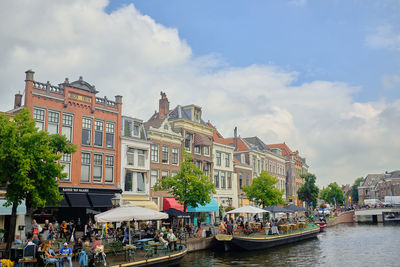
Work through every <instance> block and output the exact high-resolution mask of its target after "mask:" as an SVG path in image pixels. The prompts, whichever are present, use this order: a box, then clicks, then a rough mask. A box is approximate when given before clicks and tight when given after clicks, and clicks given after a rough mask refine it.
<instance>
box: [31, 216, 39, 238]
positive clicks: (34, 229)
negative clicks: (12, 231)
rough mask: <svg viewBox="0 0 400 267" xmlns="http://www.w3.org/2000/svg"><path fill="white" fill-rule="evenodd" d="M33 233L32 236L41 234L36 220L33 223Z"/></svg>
mask: <svg viewBox="0 0 400 267" xmlns="http://www.w3.org/2000/svg"><path fill="white" fill-rule="evenodd" d="M31 232H32V235H38V234H39V224H37V222H36V220H35V219H33V221H32V229H31Z"/></svg>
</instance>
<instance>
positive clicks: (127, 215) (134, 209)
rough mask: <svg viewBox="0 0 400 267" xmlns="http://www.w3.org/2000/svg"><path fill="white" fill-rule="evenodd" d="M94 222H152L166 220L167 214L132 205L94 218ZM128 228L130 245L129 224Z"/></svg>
mask: <svg viewBox="0 0 400 267" xmlns="http://www.w3.org/2000/svg"><path fill="white" fill-rule="evenodd" d="M94 218H95V220H96V222H130V221H132V220H135V221H152V220H162V219H168V214H166V213H164V212H159V211H155V210H151V209H146V208H142V207H138V206H133V205H124V206H121V207H118V208H114V209H111V210H108V211H105V212H102V213H100V214H97V215H95V216H94ZM128 227H129V244H131V234H130V231H131V230H130V224H129V223H128Z"/></svg>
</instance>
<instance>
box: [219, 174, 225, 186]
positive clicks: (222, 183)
mask: <svg viewBox="0 0 400 267" xmlns="http://www.w3.org/2000/svg"><path fill="white" fill-rule="evenodd" d="M220 176H221V188H223V189H225V188H226V180H225V172H220Z"/></svg>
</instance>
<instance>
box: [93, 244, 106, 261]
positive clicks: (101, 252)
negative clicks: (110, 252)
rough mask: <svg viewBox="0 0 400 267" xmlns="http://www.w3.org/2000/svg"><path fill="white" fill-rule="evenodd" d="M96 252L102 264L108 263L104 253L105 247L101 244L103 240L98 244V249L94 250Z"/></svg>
mask: <svg viewBox="0 0 400 267" xmlns="http://www.w3.org/2000/svg"><path fill="white" fill-rule="evenodd" d="M94 251H95V253H96V254H95V257H100V259H101V261H102V262H106V253H105V252H104V246H103V244H102V243H101V240H99V241H98V242H97V245H96V248H95V249H94Z"/></svg>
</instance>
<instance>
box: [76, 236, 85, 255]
mask: <svg viewBox="0 0 400 267" xmlns="http://www.w3.org/2000/svg"><path fill="white" fill-rule="evenodd" d="M82 248H83V242H82V238H80V237H78V239H77V240H76V241H75V244H74V253H79V250H82Z"/></svg>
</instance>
